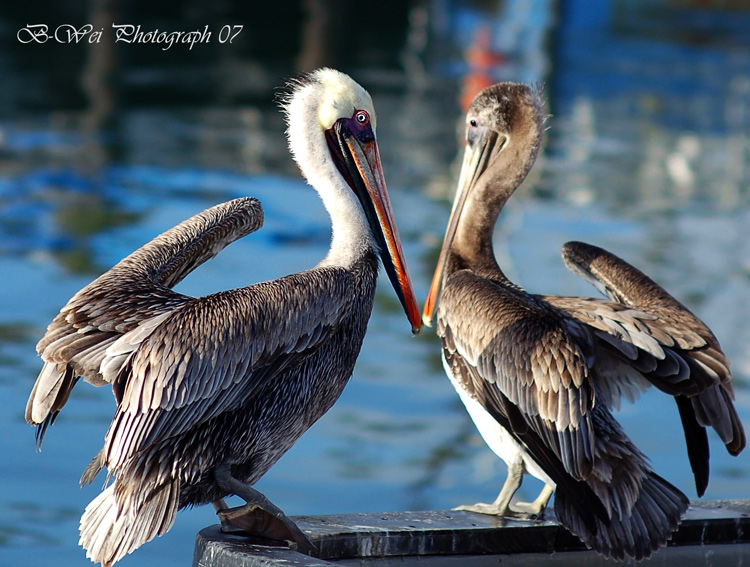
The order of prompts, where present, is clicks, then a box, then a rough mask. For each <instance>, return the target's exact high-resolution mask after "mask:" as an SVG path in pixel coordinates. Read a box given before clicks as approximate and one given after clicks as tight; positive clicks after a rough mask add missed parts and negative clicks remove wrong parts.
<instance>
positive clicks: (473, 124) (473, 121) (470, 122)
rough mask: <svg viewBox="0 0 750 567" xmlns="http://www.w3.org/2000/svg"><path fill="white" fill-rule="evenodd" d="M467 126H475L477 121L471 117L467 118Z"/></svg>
mask: <svg viewBox="0 0 750 567" xmlns="http://www.w3.org/2000/svg"><path fill="white" fill-rule="evenodd" d="M469 126H471V127H472V128H476V127H477V121H476V120H474V119H473V118H472V119H471V120H469Z"/></svg>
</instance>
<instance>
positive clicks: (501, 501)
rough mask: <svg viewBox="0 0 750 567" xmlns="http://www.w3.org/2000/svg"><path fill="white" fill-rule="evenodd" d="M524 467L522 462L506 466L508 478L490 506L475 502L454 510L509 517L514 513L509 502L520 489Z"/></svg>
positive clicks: (518, 461)
mask: <svg viewBox="0 0 750 567" xmlns="http://www.w3.org/2000/svg"><path fill="white" fill-rule="evenodd" d="M523 473H524V466H523V460H522V459H518V460H517V461H515V462H513V463H511V464H509V465H508V476H507V477H506V479H505V483H504V484H503V488H502V490H500V494H498V495H497V498H496V499H495V501H494V502H493V503H492V504H486V503H484V502H477V503H476V504H474V505H464V506H458V507H457V508H454V510H463V511H465V512H476V513H477V514H489V515H492V516H509V515H512V513H513V512H514V511H513V510H512V509H511V507H510V501H511V499H512V498H513V495H514V494H515V493H516V491H517V490H518V489H519V488H521V482H522V481H523Z"/></svg>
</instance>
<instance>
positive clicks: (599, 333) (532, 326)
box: [424, 83, 745, 559]
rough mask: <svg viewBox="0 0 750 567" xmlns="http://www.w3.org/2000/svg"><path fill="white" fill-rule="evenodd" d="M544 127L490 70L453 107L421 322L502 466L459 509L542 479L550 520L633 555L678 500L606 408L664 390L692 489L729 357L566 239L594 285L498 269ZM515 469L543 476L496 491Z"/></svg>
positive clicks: (622, 272)
mask: <svg viewBox="0 0 750 567" xmlns="http://www.w3.org/2000/svg"><path fill="white" fill-rule="evenodd" d="M543 130H544V118H543V113H542V105H541V102H540V98H539V94H538V92H536V91H535V90H533V89H531V88H529V87H526V86H524V85H518V84H513V83H502V84H499V85H495V86H493V87H490V88H488V89H485V90H484V91H482V92H481V93H480V94H479V95H478V96H477V97H476V99H475V100H474V102H473V103H472V105H471V107H470V108H469V111H468V113H467V118H466V141H467V147H466V150H465V153H464V161H463V166H462V169H461V176H460V180H459V187H458V193H457V195H456V199H455V202H454V205H453V210H452V212H451V218H450V220H449V223H448V228H447V231H446V236H445V240H444V242H443V248H442V251H441V255H440V259H439V261H438V266H437V269H436V271H435V277H434V279H433V283H432V286H431V289H430V294H429V296H428V298H427V301H426V303H425V311H424V319H425V322H426V323H428V324H430V322H431V319H432V317H433V313H434V318H435V320H436V330H437V333H438V335H439V336H440V337H441V340H442V352H443V361H444V364H445V367H446V371H447V373H448V376H449V378H450V379H451V382H452V383H453V385H454V386H455V388H456V390H457V392H458V394H459V396H460V397H461V399H462V401H463V402H464V404H465V405H466V407H467V410H468V411H469V413H470V415H471V416H472V419H473V420H474V422H475V424H476V425H477V428H478V429H479V431H480V433H481V434H482V436H483V438H484V439H485V441H486V442H487V443H488V445H489V446H490V447H491V448H492V449H493V450H494V451H495V452H496V453H497V454H498V455H499V456H500V457H501V458H503V459H504V460H505V461H506V463H507V464H508V477H507V479H506V482H505V485H504V486H503V489H502V491H501V492H500V494H499V495H498V498H497V500H496V501H495V502H494V503H492V504H481V503H480V504H476V505H473V506H464V507H461V509H465V510H470V511H475V512H482V513H491V514H500V515H502V514H506V513H511V512H523V513H532V514H539V513H541V512H542V511H543V510H544V508H545V506H546V503H547V500H548V499H549V497H550V496H551V494H552V491H553V490H554V489H555V488H556V496H555V512H556V514H557V517H558V519H559V520H560V521H561V522H562V523H563V525H565V526H566V527H567V528H568V529H570V530H571V531H572V532H574V533H575V534H577V535H578V536H579V537H580V538H581V539H582V540H583V541H584V542H585V543H586V544H587V545H588V546H589V547H592V548H594V549H596V550H597V551H599V552H600V553H602V554H604V555H607V556H611V557H615V558H618V559H622V558H624V557H625V556H626V555H627V556H630V557H634V558H636V559H641V558H644V557H648V556H649V555H650V554H651V553H652V552H653V551H655V550H656V549H657V548H658V547H659V546H661V545H664V544H665V543H666V541H667V540H668V539H669V538H670V537H671V533H672V531H673V530H674V529H676V527H677V525H678V523H679V521H680V518H681V517H682V515H683V514H684V513H685V511H686V509H687V506H688V500H687V498H686V497H685V496H684V495H683V494H682V493H681V492H680V491H679V490H678V489H676V488H675V487H674V486H672V485H671V484H669V483H668V482H667V481H665V480H664V479H662V478H660V477H659V476H658V475H656V474H655V473H654V472H653V471H652V470H651V468H650V466H649V465H648V462H647V460H646V458H645V456H644V455H643V454H642V453H641V452H640V451H639V450H638V448H637V447H635V445H634V444H633V443H632V442H631V441H630V440H629V439H628V438H627V436H626V435H625V433H624V432H623V431H622V429H621V427H620V425H619V424H618V423H617V421H616V420H615V419H614V418H613V417H612V415H611V413H610V408H612V407H616V406H617V405H618V404H619V401H620V398H621V397H623V396H624V397H626V398H628V399H631V400H632V399H634V398H635V397H637V395H638V393H639V392H640V391H641V390H643V389H645V388H646V387H647V386H648V385H650V384H654V385H655V386H657V387H658V388H660V389H662V390H663V391H665V392H667V393H669V394H672V395H674V396H675V399H676V400H677V404H678V408H679V410H680V416H681V418H682V421H683V426H684V428H685V433H686V438H687V443H688V453H689V456H690V461H691V464H692V466H693V470H694V471H695V477H696V485H697V487H698V491H699V493H701V494H702V492H703V490H705V485H706V483H707V482H708V442H707V439H706V433H705V427H706V426H709V425H710V426H712V427H714V428H715V429H716V430H717V432H718V433H719V435H720V436H721V437H722V439H723V440H724V442H725V443H726V445H727V448H728V450H729V451H730V452H731V453H732V454H736V453H738V452H739V451H741V450H742V448H743V447H744V445H745V437H744V432H743V429H742V425H741V423H740V421H739V419H738V417H737V414H736V411H735V410H734V406H733V403H732V399H733V395H732V387H731V377H730V373H729V364H728V362H727V360H726V358H725V357H724V355H723V353H722V352H721V349H720V348H719V345H718V342H717V341H716V339H715V337H714V336H713V335H712V334H711V332H710V331H709V330H708V328H707V327H706V326H705V325H704V324H703V323H702V322H701V321H699V320H698V319H697V318H696V317H695V316H694V315H692V314H691V313H690V312H689V311H688V310H687V309H686V308H685V307H683V306H682V305H681V304H679V303H678V302H677V301H676V300H674V299H673V298H671V297H670V296H669V295H668V294H667V293H666V292H664V290H662V289H661V288H660V287H659V286H657V285H656V284H655V283H654V282H652V281H651V280H649V279H648V278H646V276H644V275H643V274H641V273H640V272H638V271H637V270H635V268H632V267H631V266H629V265H628V264H627V263H625V262H624V261H622V260H620V259H619V258H617V257H615V256H614V255H612V254H609V253H607V252H605V251H603V250H601V249H598V248H595V247H592V246H588V245H585V244H582V243H569V244H567V245H566V247H565V249H564V257H565V260H566V262H567V263H568V265H569V266H571V267H572V268H573V269H574V271H576V272H578V273H581V274H583V275H585V276H586V277H588V278H589V279H591V280H593V281H595V283H597V284H598V285H599V286H600V287H602V286H603V287H604V289H605V290H606V291H607V293H608V295H609V296H610V298H611V299H610V300H607V299H586V298H569V297H556V296H540V295H531V294H528V293H526V292H525V291H524V290H523V289H522V288H520V287H519V286H517V285H516V284H514V283H512V282H510V281H509V280H508V279H507V277H506V276H505V275H504V274H503V272H502V270H501V269H500V267H499V266H498V264H497V261H496V259H495V256H494V253H493V248H492V236H493V231H494V226H495V223H496V221H497V217H498V215H499V213H500V211H501V210H502V208H503V206H504V205H505V202H506V201H507V199H508V198H509V197H510V196H511V195H512V194H513V192H514V191H515V189H516V188H517V187H518V186H519V185H520V184H521V182H522V181H523V179H524V178H525V177H526V175H527V173H528V172H529V170H530V169H531V167H532V165H533V163H534V161H535V159H536V155H537V152H538V150H539V145H540V143H541V139H542V135H543ZM525 472H528V473H530V474H532V475H534V476H536V477H537V478H540V479H541V480H542V481H543V482H544V483H545V488H544V490H543V491H542V493H541V494H540V496H539V498H537V500H536V501H535V502H533V503H531V504H529V503H514V504H513V505H511V499H512V497H513V495H514V493H515V492H516V490H517V489H518V488H519V487H520V485H521V481H522V477H523V474H524V473H525Z"/></svg>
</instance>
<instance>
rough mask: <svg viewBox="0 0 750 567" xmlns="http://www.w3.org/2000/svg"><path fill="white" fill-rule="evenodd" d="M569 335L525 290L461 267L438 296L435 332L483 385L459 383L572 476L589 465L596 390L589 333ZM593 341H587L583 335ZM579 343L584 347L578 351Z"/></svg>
mask: <svg viewBox="0 0 750 567" xmlns="http://www.w3.org/2000/svg"><path fill="white" fill-rule="evenodd" d="M577 332H578V333H580V335H581V337H574V336H573V335H572V334H571V332H570V331H568V329H566V328H565V326H563V325H562V324H561V319H560V317H559V316H558V315H557V314H556V312H555V311H554V310H552V309H550V308H549V307H547V306H545V305H544V304H542V303H534V302H533V300H531V301H530V300H529V299H528V296H524V295H523V294H522V293H520V292H519V293H518V294H514V293H513V291H512V290H509V289H508V288H507V287H504V286H499V285H497V284H495V283H494V282H492V281H491V280H488V279H484V278H481V277H478V276H476V275H474V274H473V273H471V272H469V271H467V270H462V271H458V272H456V273H454V274H453V275H451V276H450V277H449V278H448V281H447V285H446V286H445V288H444V290H443V291H442V293H441V296H440V309H439V310H438V333H439V334H440V335H446V334H447V335H449V336H450V340H451V343H452V345H453V348H455V350H456V352H457V353H458V354H459V355H460V356H461V357H462V358H463V359H464V360H465V361H466V363H467V364H468V365H469V366H472V367H474V368H475V369H476V376H477V377H480V378H481V382H479V383H475V382H476V378H475V380H474V382H472V383H470V384H464V387H465V388H466V389H467V391H468V392H469V393H470V394H471V395H475V396H476V399H477V400H478V401H479V402H480V403H481V404H482V405H483V406H484V407H485V409H487V410H488V411H490V413H492V412H493V411H495V412H497V411H500V410H499V409H498V408H499V407H501V406H507V403H505V402H504V401H503V400H505V399H507V402H508V403H510V404H511V405H512V406H513V408H514V409H513V411H511V410H510V409H508V408H507V407H506V409H505V412H506V414H507V415H508V418H509V420H510V425H511V428H512V431H514V432H516V433H518V434H521V433H524V432H525V430H526V429H528V428H532V429H533V430H534V432H535V434H536V435H537V436H538V437H539V438H540V439H541V440H542V441H543V442H544V443H545V445H546V446H547V447H548V449H550V450H552V451H553V452H554V453H555V455H556V456H557V458H558V459H559V460H560V461H561V462H562V463H563V464H564V466H565V469H566V470H567V472H568V474H570V475H571V476H572V477H574V478H575V479H579V480H580V479H583V478H586V477H587V476H588V475H589V474H590V472H591V468H592V464H593V463H592V461H593V443H594V439H593V430H592V428H591V423H590V412H591V409H592V408H593V405H594V388H593V384H592V382H591V379H590V376H589V371H588V368H587V364H586V359H587V354H586V350H587V347H586V343H585V342H583V338H586V337H587V332H586V330H585V328H584V327H583V326H580V328H578V329H577ZM588 340H590V338H588ZM579 343H582V344H583V345H584V347H583V348H582V347H581V346H579Z"/></svg>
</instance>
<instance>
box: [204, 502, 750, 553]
mask: <svg viewBox="0 0 750 567" xmlns="http://www.w3.org/2000/svg"><path fill="white" fill-rule="evenodd" d="M294 520H295V521H296V522H297V524H298V525H299V527H300V528H302V530H304V531H305V532H306V533H307V534H308V535H309V536H310V538H311V539H312V541H313V542H314V543H315V544H316V545H317V547H318V549H319V551H320V553H319V557H318V558H314V557H308V556H306V555H302V554H300V553H297V552H296V551H294V550H292V549H289V548H288V547H284V546H273V545H261V544H259V543H258V542H257V541H255V542H253V541H251V540H250V539H248V538H247V537H243V536H237V535H228V534H224V533H221V531H220V530H219V526H218V525H215V526H210V527H208V528H205V529H203V530H201V531H200V532H199V533H198V536H197V538H196V544H195V553H194V556H193V567H276V566H280V565H284V566H286V567H326V566H328V567H330V566H331V565H332V562H335V564H336V565H373V566H374V565H378V566H390V565H396V564H398V565H408V564H410V563H416V562H417V561H418V562H419V563H421V564H423V563H425V562H428V563H429V564H430V566H433V565H439V566H458V565H467V566H468V565H470V566H475V565H476V566H478V565H482V566H484V565H499V564H502V565H503V566H505V565H533V564H537V563H538V562H539V561H540V560H545V561H547V563H548V564H556V565H576V566H578V567H581V566H584V565H586V566H588V565H602V564H609V563H610V562H609V561H606V560H604V559H603V558H601V557H600V556H599V555H597V554H596V553H595V552H592V551H586V548H585V547H584V546H583V544H582V543H581V542H580V541H579V540H578V538H576V537H575V536H573V535H572V534H570V533H569V532H568V531H567V530H566V529H565V528H563V527H562V526H560V524H558V523H557V522H556V521H555V518H554V513H553V512H552V511H551V510H548V511H547V512H545V518H544V519H541V520H515V519H506V518H496V517H492V516H483V515H480V514H472V513H470V512H455V511H431V512H392V513H383V514H341V515H331V516H298V517H295V518H294ZM612 563H615V562H612ZM628 563H629V562H627V561H626V562H625V564H628ZM648 563H649V564H650V565H677V564H680V565H690V566H692V565H748V564H750V500H714V501H708V502H696V503H693V504H692V505H691V507H690V510H689V511H688V513H687V516H686V517H685V519H684V520H683V523H682V525H681V526H680V529H679V530H678V531H677V532H676V533H675V534H674V536H673V538H672V541H671V542H670V543H669V545H668V547H666V548H664V549H662V550H660V551H659V552H658V553H656V554H655V555H654V556H653V557H652V559H651V560H650V561H648ZM619 564H620V565H622V563H619Z"/></svg>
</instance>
